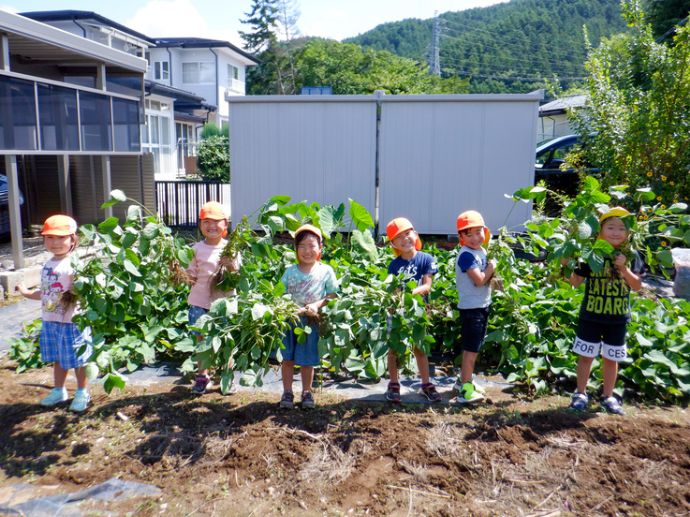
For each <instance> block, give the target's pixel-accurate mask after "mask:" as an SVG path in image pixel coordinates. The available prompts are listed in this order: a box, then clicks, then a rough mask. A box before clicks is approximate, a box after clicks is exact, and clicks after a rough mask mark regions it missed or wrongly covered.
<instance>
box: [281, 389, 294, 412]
mask: <svg viewBox="0 0 690 517" xmlns="http://www.w3.org/2000/svg"><path fill="white" fill-rule="evenodd" d="M280 407H281V408H283V409H292V408H293V407H295V396H294V395H293V394H292V392H291V391H285V392H283V396H282V397H280Z"/></svg>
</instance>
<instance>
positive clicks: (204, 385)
mask: <svg viewBox="0 0 690 517" xmlns="http://www.w3.org/2000/svg"><path fill="white" fill-rule="evenodd" d="M211 386H213V382H211V377H209V376H208V375H204V374H203V373H200V374H199V375H197V376H196V377H195V378H194V386H192V391H193V392H194V393H196V394H197V395H203V394H204V393H206V390H207V389H209V388H210V387H211Z"/></svg>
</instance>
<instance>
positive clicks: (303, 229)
mask: <svg viewBox="0 0 690 517" xmlns="http://www.w3.org/2000/svg"><path fill="white" fill-rule="evenodd" d="M302 232H311V233H313V234H314V235H316V236H317V237H318V238H319V242H322V241H323V235H321V230H319V229H318V228H317V227H316V226H314V225H313V224H303V225H302V226H300V227H299V228H297V230H295V239H297V236H298V235H299V234H300V233H302Z"/></svg>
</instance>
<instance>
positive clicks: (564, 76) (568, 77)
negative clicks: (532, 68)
mask: <svg viewBox="0 0 690 517" xmlns="http://www.w3.org/2000/svg"><path fill="white" fill-rule="evenodd" d="M467 65H468V63H467V61H466V60H461V59H459V58H456V59H444V60H443V67H442V68H443V70H448V69H451V70H452V69H454V68H458V69H460V70H465V73H467V74H473V72H471V71H469V70H467ZM476 66H477V68H479V69H480V70H481V71H484V72H487V71H488V72H490V73H494V74H501V73H515V72H516V70H515V69H510V68H499V67H497V66H496V65H491V64H488V63H487V64H484V63H479V64H477V65H476ZM583 72H584V70H583ZM518 73H520V72H518ZM537 73H539V74H540V75H539V76H538V77H536V78H535V80H536V79H539V78H542V79H543V78H546V77H549V78H550V77H551V76H556V77H557V78H558V79H560V80H564V81H580V80H583V79H585V78H586V77H585V76H579V75H578V76H573V75H572V71H566V70H563V69H560V70H553V71H551V72H545V71H538V72H537ZM523 75H524V74H523Z"/></svg>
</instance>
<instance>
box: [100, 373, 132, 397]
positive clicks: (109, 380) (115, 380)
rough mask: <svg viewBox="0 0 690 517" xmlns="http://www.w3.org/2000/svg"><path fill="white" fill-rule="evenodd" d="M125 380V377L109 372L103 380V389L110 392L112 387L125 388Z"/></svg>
mask: <svg viewBox="0 0 690 517" xmlns="http://www.w3.org/2000/svg"><path fill="white" fill-rule="evenodd" d="M125 384H126V380H125V378H124V377H123V376H122V375H120V374H119V373H117V372H111V373H109V374H108V376H107V377H106V378H105V380H104V381H103V389H104V390H105V392H106V393H108V394H110V392H112V391H113V389H114V388H117V389H119V390H124V389H125Z"/></svg>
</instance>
